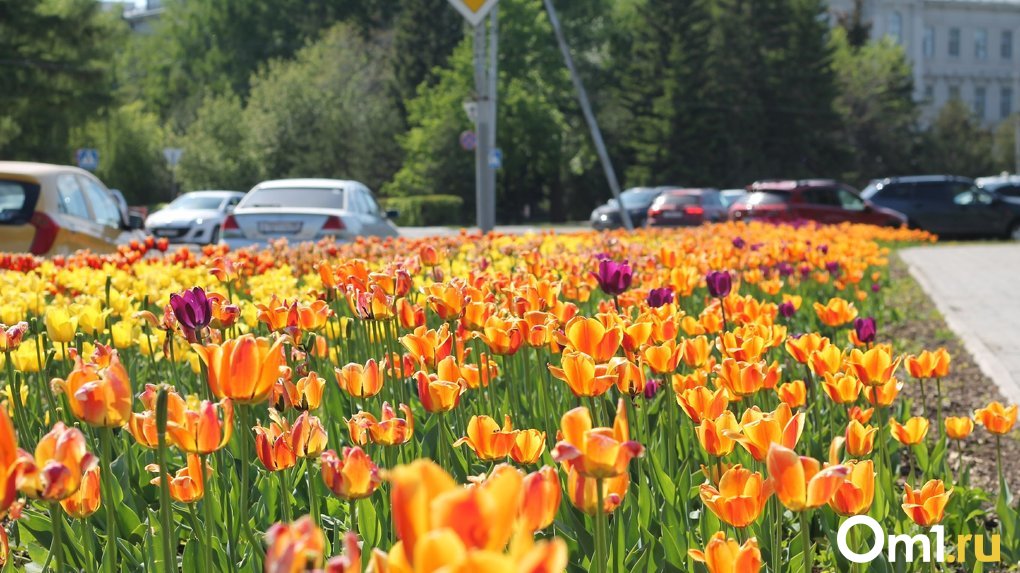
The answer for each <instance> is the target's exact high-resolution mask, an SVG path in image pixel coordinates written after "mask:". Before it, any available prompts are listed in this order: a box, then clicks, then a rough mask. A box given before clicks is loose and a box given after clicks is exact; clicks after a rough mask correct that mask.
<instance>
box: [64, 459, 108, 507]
mask: <svg viewBox="0 0 1020 573" xmlns="http://www.w3.org/2000/svg"><path fill="white" fill-rule="evenodd" d="M101 500H102V494H101V493H100V487H99V466H93V467H91V468H89V469H88V470H86V471H85V474H84V475H83V476H82V478H81V486H80V487H79V488H78V491H76V492H74V493H73V494H71V496H70V497H67V498H65V499H62V500H61V501H60V506H61V507H63V508H64V512H65V513H67V515H69V516H71V517H73V518H74V519H86V518H88V517H89V516H90V515H92V514H93V513H95V512H96V511H97V510H98V509H99V504H100V502H101Z"/></svg>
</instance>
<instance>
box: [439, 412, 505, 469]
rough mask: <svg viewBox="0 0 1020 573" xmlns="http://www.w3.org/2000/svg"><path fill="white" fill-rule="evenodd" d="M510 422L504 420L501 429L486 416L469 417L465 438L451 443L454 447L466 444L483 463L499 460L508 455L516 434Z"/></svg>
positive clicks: (494, 421)
mask: <svg viewBox="0 0 1020 573" xmlns="http://www.w3.org/2000/svg"><path fill="white" fill-rule="evenodd" d="M518 433H519V432H518V431H516V430H514V429H513V424H512V423H511V422H510V416H509V415H507V416H506V417H505V418H504V422H503V429H502V430H501V429H500V427H499V423H498V422H496V420H493V419H492V418H490V417H488V416H471V420H470V421H468V426H467V436H466V437H463V438H460V439H459V440H457V441H456V442H454V443H453V446H454V447H458V446H461V445H464V444H467V447H468V448H470V449H471V451H473V452H474V453H475V455H476V456H478V459H480V460H482V461H483V462H493V461H496V460H501V459H504V458H506V457H507V456H509V455H510V450H511V449H512V448H513V447H514V443H515V440H516V439H517V434H518Z"/></svg>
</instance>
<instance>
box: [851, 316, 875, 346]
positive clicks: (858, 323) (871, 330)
mask: <svg viewBox="0 0 1020 573" xmlns="http://www.w3.org/2000/svg"><path fill="white" fill-rule="evenodd" d="M854 331H855V332H856V333H857V340H860V341H861V342H863V343H865V344H868V343H869V342H874V341H875V334H876V324H875V317H873V316H869V317H866V318H858V319H857V320H855V321H854Z"/></svg>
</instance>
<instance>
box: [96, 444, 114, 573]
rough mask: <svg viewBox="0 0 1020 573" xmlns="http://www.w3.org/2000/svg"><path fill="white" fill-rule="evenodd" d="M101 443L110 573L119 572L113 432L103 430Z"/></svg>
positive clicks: (102, 483)
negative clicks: (114, 493)
mask: <svg viewBox="0 0 1020 573" xmlns="http://www.w3.org/2000/svg"><path fill="white" fill-rule="evenodd" d="M99 441H100V446H101V450H102V451H101V454H100V457H101V459H102V463H103V469H102V471H103V472H104V473H105V475H103V479H102V481H101V486H102V489H105V490H106V491H104V492H103V501H104V502H105V504H106V551H108V552H109V553H110V559H109V561H107V560H106V559H103V561H104V562H108V563H109V564H110V569H109V570H110V573H113V572H114V571H117V513H116V511H115V508H116V507H117V501H116V499H117V498H116V497H114V495H113V480H114V477H113V469H112V468H113V430H112V429H110V428H103V429H102V430H100V434H99Z"/></svg>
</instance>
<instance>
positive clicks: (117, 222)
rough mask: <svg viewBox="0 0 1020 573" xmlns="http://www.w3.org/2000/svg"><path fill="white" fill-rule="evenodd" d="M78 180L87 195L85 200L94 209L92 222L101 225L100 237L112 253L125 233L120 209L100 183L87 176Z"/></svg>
mask: <svg viewBox="0 0 1020 573" xmlns="http://www.w3.org/2000/svg"><path fill="white" fill-rule="evenodd" d="M78 180H79V183H80V185H81V189H82V191H83V192H84V193H85V199H86V200H88V202H89V206H91V207H92V220H93V221H94V222H95V223H97V224H98V225H99V232H100V236H101V238H102V240H103V241H104V242H105V243H106V250H108V251H112V250H114V249H115V248H116V246H117V244H118V242H120V237H121V234H122V233H123V232H124V220H123V214H122V213H121V210H120V207H119V206H118V205H117V202H116V200H115V199H114V198H113V195H112V194H111V193H110V192H109V191H108V190H107V189H106V188H105V187H103V186H102V184H101V183H99V182H98V181H95V180H93V179H92V178H90V177H85V176H79V177H78Z"/></svg>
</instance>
